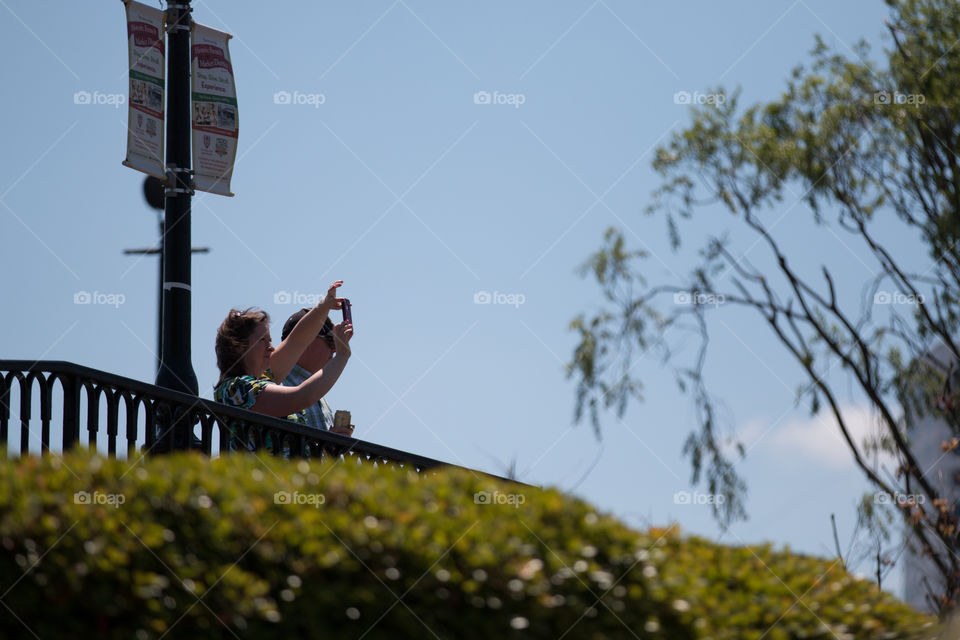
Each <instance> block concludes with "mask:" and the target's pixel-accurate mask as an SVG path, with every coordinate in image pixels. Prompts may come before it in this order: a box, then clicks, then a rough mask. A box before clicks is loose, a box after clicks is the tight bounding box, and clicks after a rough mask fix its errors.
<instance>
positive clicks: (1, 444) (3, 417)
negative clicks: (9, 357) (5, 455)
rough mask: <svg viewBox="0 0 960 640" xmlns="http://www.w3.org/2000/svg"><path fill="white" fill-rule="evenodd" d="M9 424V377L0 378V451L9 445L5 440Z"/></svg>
mask: <svg viewBox="0 0 960 640" xmlns="http://www.w3.org/2000/svg"><path fill="white" fill-rule="evenodd" d="M9 424H10V377H9V376H0V449H4V450H5V449H6V448H7V446H8V445H9V444H10V443H9V441H8V440H7V436H8V433H7V431H8V429H9Z"/></svg>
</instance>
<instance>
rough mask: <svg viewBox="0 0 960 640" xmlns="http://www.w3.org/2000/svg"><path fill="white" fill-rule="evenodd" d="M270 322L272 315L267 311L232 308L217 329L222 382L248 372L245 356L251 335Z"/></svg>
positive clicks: (218, 365)
mask: <svg viewBox="0 0 960 640" xmlns="http://www.w3.org/2000/svg"><path fill="white" fill-rule="evenodd" d="M269 322H270V316H269V315H268V314H267V312H266V311H261V310H260V309H257V308H256V307H250V308H249V309H245V310H243V311H240V310H238V309H230V313H228V314H227V318H226V319H225V320H224V321H223V322H221V323H220V328H219V329H217V342H216V351H217V367H218V368H219V369H220V382H222V381H223V380H225V379H227V378H234V377H237V376H242V375H243V374H245V373H246V371H244V369H243V357H244V356H245V355H247V351H248V350H249V348H250V344H249V343H250V336H252V335H253V330H254V329H256V328H257V325H261V324H263V323H268V324H269ZM218 384H219V382H218Z"/></svg>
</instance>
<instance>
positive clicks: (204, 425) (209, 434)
mask: <svg viewBox="0 0 960 640" xmlns="http://www.w3.org/2000/svg"><path fill="white" fill-rule="evenodd" d="M200 444H201V446H202V447H203V452H204V453H205V454H207V455H208V456H209V455H210V452H211V450H212V449H213V416H212V415H210V414H209V413H206V412H204V413H201V414H200Z"/></svg>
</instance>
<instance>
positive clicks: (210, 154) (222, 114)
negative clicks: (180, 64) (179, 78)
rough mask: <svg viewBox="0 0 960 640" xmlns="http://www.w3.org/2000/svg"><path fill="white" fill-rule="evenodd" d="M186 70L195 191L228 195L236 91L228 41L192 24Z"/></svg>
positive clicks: (220, 34) (234, 141)
mask: <svg viewBox="0 0 960 640" xmlns="http://www.w3.org/2000/svg"><path fill="white" fill-rule="evenodd" d="M192 35H193V38H192V40H191V46H190V62H191V65H190V70H191V82H192V85H193V86H192V89H191V95H192V97H193V170H194V180H195V183H196V188H197V189H198V190H200V191H208V192H210V193H217V194H220V195H223V196H232V195H233V193H231V191H230V179H231V178H232V177H233V163H234V161H235V160H236V157H237V125H238V122H237V88H236V85H235V84H234V82H233V65H232V64H230V50H229V49H228V48H227V43H228V41H229V40H230V38H232V37H233V36H231V35H230V34H229V33H224V32H222V31H218V30H216V29H212V28H210V27H205V26H203V25H202V24H197V23H194V24H193V34H192Z"/></svg>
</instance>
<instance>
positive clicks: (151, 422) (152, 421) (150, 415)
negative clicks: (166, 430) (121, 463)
mask: <svg viewBox="0 0 960 640" xmlns="http://www.w3.org/2000/svg"><path fill="white" fill-rule="evenodd" d="M158 402H159V400H151V399H149V398H145V399H144V401H143V407H144V409H145V410H146V419H145V420H144V425H143V428H144V430H145V431H146V433H145V434H144V437H145V439H146V444H145V445H144V447H145V448H144V451H145V452H146V451H153V447H154V445H155V444H156V443H157V403H158Z"/></svg>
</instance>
